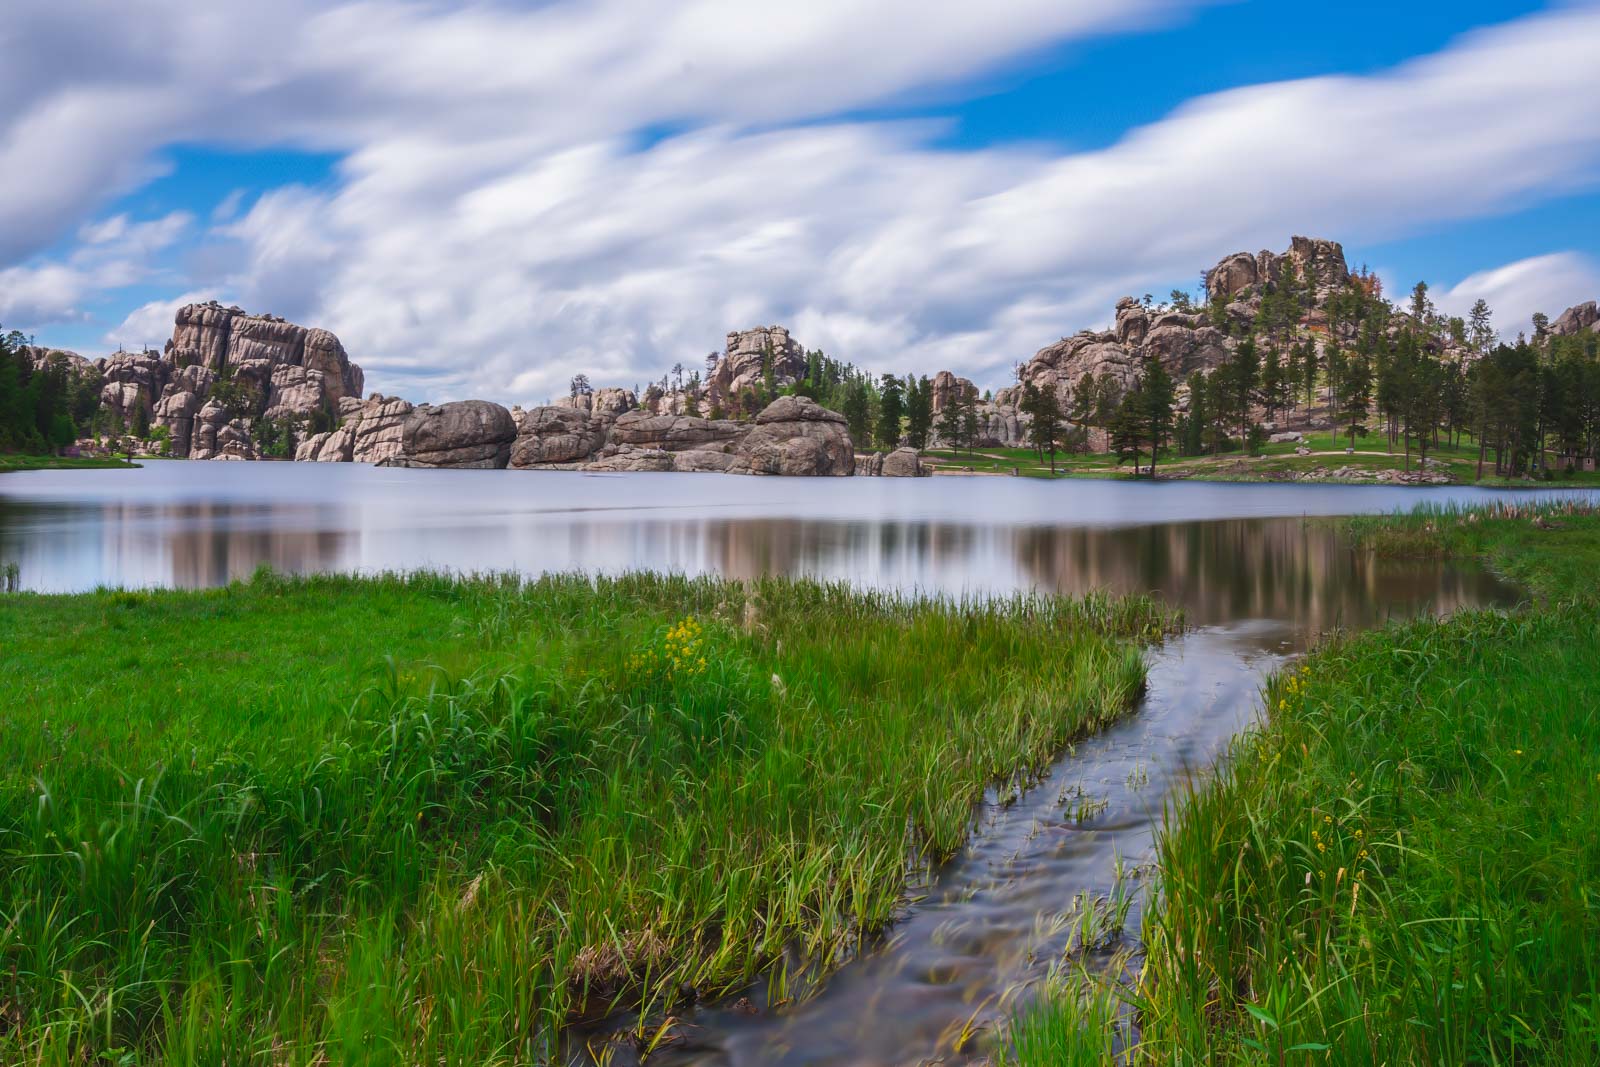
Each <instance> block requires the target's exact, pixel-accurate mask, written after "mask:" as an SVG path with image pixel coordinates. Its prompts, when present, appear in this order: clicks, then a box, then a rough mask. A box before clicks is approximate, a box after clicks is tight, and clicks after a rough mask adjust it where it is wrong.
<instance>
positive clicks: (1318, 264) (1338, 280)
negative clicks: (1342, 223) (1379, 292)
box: [1281, 237, 1350, 293]
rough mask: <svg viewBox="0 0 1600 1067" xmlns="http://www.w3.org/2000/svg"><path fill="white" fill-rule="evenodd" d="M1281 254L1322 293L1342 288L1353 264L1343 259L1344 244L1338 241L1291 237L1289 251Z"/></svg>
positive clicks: (1347, 280) (1348, 277)
mask: <svg viewBox="0 0 1600 1067" xmlns="http://www.w3.org/2000/svg"><path fill="white" fill-rule="evenodd" d="M1281 258H1282V259H1287V260H1290V261H1292V262H1293V263H1294V265H1295V269H1296V271H1297V272H1298V273H1299V275H1300V277H1301V278H1302V279H1304V280H1305V281H1306V282H1308V283H1309V284H1310V285H1311V286H1312V288H1314V289H1315V290H1317V291H1318V292H1319V293H1328V292H1331V291H1333V290H1335V289H1340V288H1343V287H1344V286H1345V285H1346V284H1347V283H1348V282H1349V281H1350V267H1349V264H1347V263H1346V262H1345V260H1344V246H1343V245H1341V244H1340V243H1339V242H1338V241H1325V240H1322V239H1321V238H1318V237H1291V238H1289V251H1288V252H1286V253H1284V255H1283V256H1282V257H1281Z"/></svg>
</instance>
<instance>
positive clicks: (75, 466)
mask: <svg viewBox="0 0 1600 1067" xmlns="http://www.w3.org/2000/svg"><path fill="white" fill-rule="evenodd" d="M137 466H138V464H137V463H133V462H131V461H129V460H127V459H125V458H123V457H121V456H25V455H21V454H18V453H14V452H0V474H4V473H5V472H6V471H53V470H97V469H101V468H107V467H119V468H120V467H137Z"/></svg>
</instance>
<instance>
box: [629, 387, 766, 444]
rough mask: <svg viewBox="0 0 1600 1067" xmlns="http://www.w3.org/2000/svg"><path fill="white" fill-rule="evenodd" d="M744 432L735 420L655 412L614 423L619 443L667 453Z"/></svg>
mask: <svg viewBox="0 0 1600 1067" xmlns="http://www.w3.org/2000/svg"><path fill="white" fill-rule="evenodd" d="M784 399H788V398H784ZM763 414H765V413H763ZM744 434H745V428H744V427H743V426H741V425H740V424H739V423H737V422H734V421H732V420H731V419H702V418H698V417H696V416H693V415H652V414H650V413H649V412H646V411H630V412H628V413H626V414H624V415H620V416H618V417H617V420H616V422H614V423H612V425H611V440H612V442H613V443H615V444H619V445H631V446H633V447H635V448H656V449H661V450H662V451H666V452H686V451H688V450H690V449H695V448H704V447H705V446H707V445H715V444H722V443H727V442H732V441H734V440H737V439H738V438H740V437H742V436H744Z"/></svg>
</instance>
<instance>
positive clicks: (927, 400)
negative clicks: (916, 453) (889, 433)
mask: <svg viewBox="0 0 1600 1067" xmlns="http://www.w3.org/2000/svg"><path fill="white" fill-rule="evenodd" d="M932 429H933V383H932V382H930V381H928V378H927V375H923V376H922V377H921V378H913V377H912V376H911V375H909V374H908V375H906V441H907V443H909V444H910V445H911V447H912V448H916V449H923V448H927V447H928V432H929V431H930V430H932Z"/></svg>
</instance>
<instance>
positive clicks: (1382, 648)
mask: <svg viewBox="0 0 1600 1067" xmlns="http://www.w3.org/2000/svg"><path fill="white" fill-rule="evenodd" d="M1352 526H1353V527H1354V529H1355V531H1356V533H1357V535H1358V536H1359V537H1360V538H1361V539H1362V540H1363V541H1364V542H1365V543H1366V544H1367V545H1368V546H1369V547H1372V548H1375V549H1378V550H1381V551H1388V552H1415V551H1418V550H1421V551H1424V552H1426V553H1428V554H1434V555H1460V554H1464V553H1469V552H1470V553H1472V554H1481V555H1482V556H1484V557H1485V558H1486V559H1488V560H1489V561H1490V562H1491V563H1492V564H1493V565H1495V566H1496V567H1497V568H1499V569H1501V570H1503V571H1506V572H1507V573H1511V574H1514V575H1515V576H1517V577H1519V578H1520V579H1522V580H1525V581H1527V582H1528V584H1529V586H1530V587H1531V588H1532V589H1533V590H1534V591H1535V592H1536V593H1537V595H1538V597H1539V600H1538V603H1537V604H1536V605H1534V606H1530V607H1528V608H1526V609H1524V610H1523V611H1520V612H1517V613H1513V614H1509V615H1507V614H1501V613H1496V612H1471V613H1464V614H1461V615H1458V616H1456V617H1453V618H1451V619H1448V620H1444V621H1437V620H1424V621H1417V622H1412V623H1408V624H1404V625H1396V626H1391V627H1389V628H1386V629H1384V630H1380V631H1376V632H1372V633H1368V634H1363V635H1357V636H1353V637H1346V638H1343V639H1338V640H1335V641H1332V642H1330V643H1329V644H1326V645H1325V646H1323V647H1322V648H1320V649H1319V650H1318V651H1316V652H1315V653H1314V654H1313V655H1312V656H1310V657H1309V658H1308V659H1307V660H1306V661H1305V662H1304V663H1303V664H1300V665H1297V666H1295V667H1293V668H1290V669H1287V670H1285V671H1284V672H1282V673H1280V674H1279V675H1278V676H1277V677H1275V678H1274V679H1272V681H1271V683H1270V684H1269V686H1268V687H1267V690H1266V694H1265V699H1266V702H1267V711H1268V716H1267V719H1266V721H1265V723H1264V724H1263V725H1262V726H1261V727H1260V728H1259V729H1258V730H1256V731H1254V732H1252V733H1250V734H1248V735H1246V736H1245V737H1243V738H1241V739H1240V740H1239V742H1237V744H1236V746H1235V748H1234V750H1233V752H1232V754H1231V755H1230V757H1229V759H1228V760H1227V761H1225V764H1224V768H1223V770H1222V772H1221V773H1220V774H1219V775H1218V777H1216V778H1215V779H1214V780H1212V781H1210V782H1208V783H1205V784H1203V785H1200V786H1197V787H1195V788H1193V789H1192V790H1191V791H1190V792H1189V793H1188V794H1187V795H1186V796H1184V797H1182V798H1180V800H1179V801H1178V803H1176V805H1175V806H1174V807H1173V808H1172V809H1171V810H1170V811H1169V812H1168V817H1167V820H1166V822H1165V826H1164V830H1163V832H1162V833H1161V834H1160V836H1159V838H1158V841H1157V850H1158V861H1159V869H1160V886H1161V889H1160V896H1159V899H1158V900H1157V901H1156V902H1155V906H1154V907H1152V908H1151V909H1150V910H1149V911H1147V913H1146V916H1145V921H1144V929H1143V940H1144V942H1145V950H1146V952H1147V960H1146V963H1145V965H1144V967H1143V969H1142V971H1141V972H1140V973H1139V974H1138V976H1137V983H1136V985H1135V986H1134V987H1133V988H1126V987H1117V986H1114V985H1111V984H1109V983H1106V982H1099V983H1096V982H1093V981H1081V980H1080V981H1079V982H1077V983H1076V984H1071V985H1066V986H1063V987H1062V988H1060V989H1058V990H1056V991H1055V992H1054V993H1053V994H1052V995H1049V996H1047V997H1045V998H1044V999H1043V1001H1042V1002H1041V1004H1040V1005H1038V1006H1036V1007H1035V1008H1034V1009H1032V1011H1031V1012H1030V1013H1029V1014H1028V1015H1025V1016H1024V1017H1023V1018H1022V1019H1020V1020H1019V1022H1018V1024H1017V1034H1016V1037H1015V1039H1014V1048H1015V1054H1014V1055H1013V1056H1012V1058H1011V1059H1010V1060H1008V1062H1012V1063H1017V1064H1020V1065H1029V1067H1031V1065H1039V1064H1046V1063H1055V1062H1111V1061H1112V1059H1113V1054H1112V1052H1111V1051H1110V1046H1109V1044H1108V1041H1109V1038H1108V1036H1107V1035H1108V1034H1114V1033H1115V1032H1116V1024H1115V1023H1113V1022H1111V1021H1110V1020H1111V1019H1112V1016H1111V1015H1110V1014H1109V1012H1110V1008H1109V1007H1108V1005H1110V1004H1111V1003H1113V1002H1115V1003H1119V1004H1121V1005H1122V1006H1123V1008H1124V1010H1131V1011H1132V1013H1133V1019H1134V1021H1135V1022H1136V1024H1137V1031H1136V1037H1137V1044H1135V1045H1133V1046H1132V1047H1131V1048H1128V1049H1126V1050H1123V1051H1120V1052H1118V1054H1117V1057H1116V1058H1119V1059H1125V1060H1127V1061H1129V1062H1138V1063H1201V1062H1205V1063H1261V1064H1284V1063H1300V1064H1327V1063H1334V1064H1345V1063H1352V1064H1353V1063H1362V1064H1368V1063H1440V1064H1445V1063H1449V1064H1455V1063H1570V1064H1592V1063H1597V1062H1600V904H1597V898H1596V894H1595V887H1596V885H1600V701H1597V699H1596V697H1595V683H1594V679H1595V678H1596V677H1597V676H1600V608H1597V603H1600V600H1597V589H1596V583H1595V580H1594V574H1595V571H1594V570H1593V569H1592V567H1593V562H1594V561H1595V558H1596V555H1597V554H1600V515H1597V514H1596V513H1595V511H1594V510H1593V509H1591V508H1587V507H1584V506H1582V505H1580V504H1571V503H1567V502H1550V503H1546V504H1541V505H1539V506H1536V507H1532V508H1530V507H1528V506H1526V505H1501V506H1497V507H1494V508H1491V509H1479V510H1462V509H1451V510H1440V509H1433V510H1419V511H1418V512H1416V513H1414V514H1411V515H1402V516H1396V517H1391V518H1387V519H1363V520H1358V521H1353V522H1352ZM1040 1034H1048V1035H1049V1037H1050V1039H1051V1040H1050V1041H1049V1042H1048V1043H1041V1042H1040V1041H1039V1040H1038V1038H1039V1035H1040Z"/></svg>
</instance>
